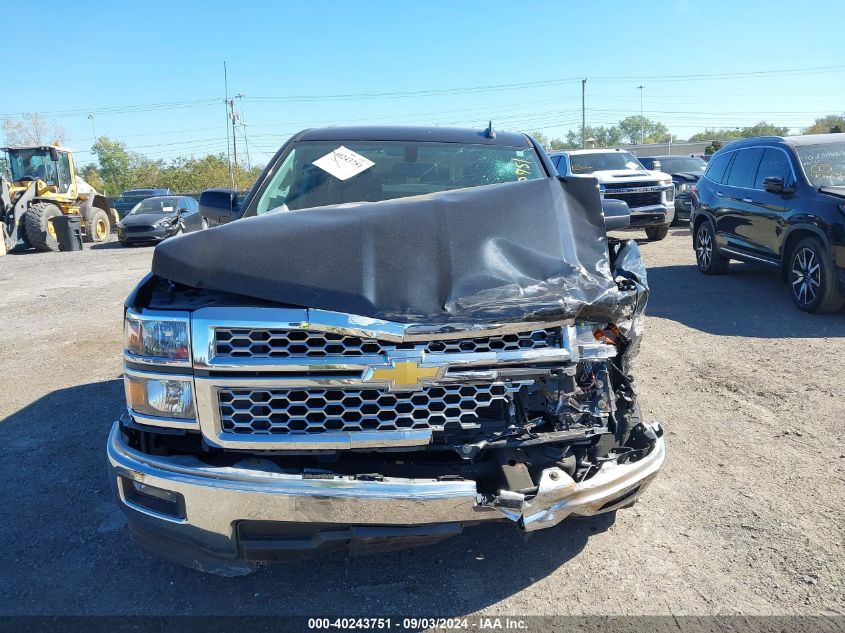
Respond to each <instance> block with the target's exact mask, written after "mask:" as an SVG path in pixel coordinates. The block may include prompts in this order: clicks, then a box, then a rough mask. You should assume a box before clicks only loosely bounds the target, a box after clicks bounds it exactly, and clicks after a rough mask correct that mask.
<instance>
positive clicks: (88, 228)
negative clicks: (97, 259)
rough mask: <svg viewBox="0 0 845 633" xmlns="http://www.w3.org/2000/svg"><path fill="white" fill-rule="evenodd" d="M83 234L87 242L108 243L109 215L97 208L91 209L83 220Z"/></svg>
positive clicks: (109, 232) (109, 233)
mask: <svg viewBox="0 0 845 633" xmlns="http://www.w3.org/2000/svg"><path fill="white" fill-rule="evenodd" d="M85 233H86V236H87V239H88V241H89V242H94V243H98V244H99V243H102V242H108V241H109V237H110V236H111V222H110V221H109V214H108V213H106V212H105V211H103V210H102V209H101V208H99V207H92V209H91V211H89V213H88V217H86V218H85Z"/></svg>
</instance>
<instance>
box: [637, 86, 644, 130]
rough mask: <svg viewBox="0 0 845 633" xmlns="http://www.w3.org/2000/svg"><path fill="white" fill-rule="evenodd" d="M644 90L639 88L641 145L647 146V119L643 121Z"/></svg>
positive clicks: (641, 87)
mask: <svg viewBox="0 0 845 633" xmlns="http://www.w3.org/2000/svg"><path fill="white" fill-rule="evenodd" d="M643 88H645V86H643V85H639V86H637V90H639V91H640V145H645V119H643Z"/></svg>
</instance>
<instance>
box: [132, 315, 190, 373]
mask: <svg viewBox="0 0 845 633" xmlns="http://www.w3.org/2000/svg"><path fill="white" fill-rule="evenodd" d="M159 315H161V316H159ZM124 351H125V353H126V355H127V356H128V357H129V358H130V359H131V360H140V361H142V362H143V361H147V362H151V363H160V364H165V365H166V364H179V365H187V364H188V361H189V358H190V338H189V335H188V317H187V315H184V316H183V317H182V318H178V317H177V315H175V314H174V315H172V316H171V315H167V314H165V313H157V314H155V315H153V314H146V313H145V314H143V315H141V314H138V313H136V312H133V311H131V310H129V311H127V312H126V319H125V322H124ZM134 357H138V358H134Z"/></svg>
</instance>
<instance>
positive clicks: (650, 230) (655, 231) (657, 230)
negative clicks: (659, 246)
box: [645, 226, 669, 242]
mask: <svg viewBox="0 0 845 633" xmlns="http://www.w3.org/2000/svg"><path fill="white" fill-rule="evenodd" d="M667 235H669V227H668V226H649V227H647V228H646V230H645V236H646V237H647V238H648V241H649V242H659V241H660V240H662V239H663V238H664V237H666V236H667Z"/></svg>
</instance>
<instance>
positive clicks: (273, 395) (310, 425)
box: [217, 383, 520, 436]
mask: <svg viewBox="0 0 845 633" xmlns="http://www.w3.org/2000/svg"><path fill="white" fill-rule="evenodd" d="M519 387H520V385H519V384H517V383H507V384H506V383H491V384H483V385H445V386H438V387H423V388H420V389H417V390H414V391H390V392H389V391H382V390H378V389H282V388H262V389H257V388H244V389H228V388H227V389H219V390H218V392H217V396H218V403H219V404H218V406H219V413H220V425H221V428H222V430H223V431H224V432H226V433H235V434H240V435H288V436H290V435H300V436H308V435H315V434H321V433H327V432H350V431H352V432H354V431H403V430H415V429H424V430H427V429H430V430H443V429H444V428H447V427H455V428H473V427H476V426H478V423H479V415H480V414H481V413H482V410H483V409H486V408H487V407H490V406H491V405H492V404H494V403H497V402H499V401H503V400H505V399H506V398H507V396H508V395H509V394H511V393H513V392H515V391H517V390H518V389H519Z"/></svg>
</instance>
